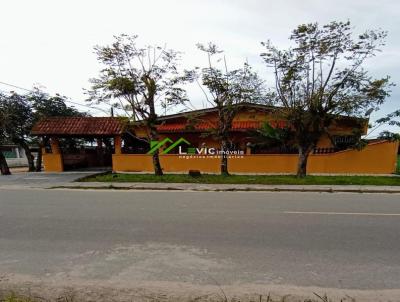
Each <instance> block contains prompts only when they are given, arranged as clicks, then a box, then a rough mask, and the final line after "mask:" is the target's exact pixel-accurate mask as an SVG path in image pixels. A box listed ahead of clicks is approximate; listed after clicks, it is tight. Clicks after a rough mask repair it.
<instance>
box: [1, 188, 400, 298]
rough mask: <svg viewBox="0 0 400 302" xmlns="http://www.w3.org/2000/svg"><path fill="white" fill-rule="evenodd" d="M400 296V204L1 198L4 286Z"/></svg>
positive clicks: (50, 193) (245, 196)
mask: <svg viewBox="0 0 400 302" xmlns="http://www.w3.org/2000/svg"><path fill="white" fill-rule="evenodd" d="M13 276H14V277H15V278H16V276H25V277H29V278H32V279H35V278H37V279H40V280H42V279H43V278H50V279H51V280H74V279H76V280H93V281H99V282H100V281H102V280H112V281H114V282H119V281H121V282H122V281H123V280H130V281H172V282H186V283H191V284H199V285H204V284H214V283H215V282H216V281H217V282H218V283H219V284H221V285H230V284H261V285H268V284H290V285H295V286H318V287H329V288H345V289H371V290H376V289H400V195H397V194H351V193H349V194H339V193H335V194H330V193H261V192H251V193H249V192H242V193H239V192H225V193H222V192H161V191H151V192H145V191H100V190H98V191H96V190H93V191H89V190H80V191H78V190H34V189H33V190H32V189H25V190H6V189H3V190H0V281H1V277H3V278H6V277H8V278H13Z"/></svg>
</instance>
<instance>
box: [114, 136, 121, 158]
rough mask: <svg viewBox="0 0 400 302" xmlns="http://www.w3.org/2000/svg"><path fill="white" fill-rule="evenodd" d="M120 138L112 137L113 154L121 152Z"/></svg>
mask: <svg viewBox="0 0 400 302" xmlns="http://www.w3.org/2000/svg"><path fill="white" fill-rule="evenodd" d="M121 146H122V139H121V136H119V135H118V136H115V137H114V154H121V153H122V151H121Z"/></svg>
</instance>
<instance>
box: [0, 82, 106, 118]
mask: <svg viewBox="0 0 400 302" xmlns="http://www.w3.org/2000/svg"><path fill="white" fill-rule="evenodd" d="M0 84H3V85H6V86H10V87H14V88H17V89H21V90H25V91H28V92H33V93H35V91H34V90H32V89H27V88H24V87H20V86H17V85H13V84H9V83H5V82H2V81H0ZM64 101H65V102H67V103H71V104H74V105H77V106H83V107H87V108H90V109H97V110H100V111H102V112H104V113H107V114H110V112H108V111H107V110H104V109H101V108H99V107H94V106H89V105H85V104H81V103H77V102H73V101H70V100H64Z"/></svg>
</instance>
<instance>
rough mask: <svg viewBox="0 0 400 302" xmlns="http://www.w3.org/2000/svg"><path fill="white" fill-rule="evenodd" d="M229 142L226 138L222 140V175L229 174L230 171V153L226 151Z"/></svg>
mask: <svg viewBox="0 0 400 302" xmlns="http://www.w3.org/2000/svg"><path fill="white" fill-rule="evenodd" d="M226 145H227V142H226V140H222V142H221V151H222V154H221V155H222V157H221V175H226V176H227V175H229V171H228V155H227V154H226V153H225V152H226V151H227V147H226Z"/></svg>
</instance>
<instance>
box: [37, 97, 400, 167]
mask: <svg viewBox="0 0 400 302" xmlns="http://www.w3.org/2000/svg"><path fill="white" fill-rule="evenodd" d="M217 114H218V112H217V110H216V109H215V108H208V109H202V110H196V111H190V112H185V113H179V114H172V115H167V116H162V117H159V118H158V124H157V130H158V132H159V134H160V135H159V140H158V141H157V142H149V141H148V139H147V138H148V133H149V129H148V128H147V127H146V126H145V125H144V124H143V123H142V122H136V123H134V124H133V125H132V124H128V123H127V121H126V120H124V119H120V118H112V117H72V118H71V117H63V118H62V117H60V118H57V117H55V118H54V117H53V118H48V119H44V120H42V121H40V122H39V123H38V124H36V125H35V127H34V128H33V130H32V134H34V135H38V136H41V137H42V138H43V139H44V141H45V142H46V148H45V150H43V151H44V152H43V161H44V167H45V170H46V171H63V170H65V169H71V168H78V167H98V166H111V167H112V169H113V171H118V172H124V171H125V172H152V171H153V165H152V155H151V153H152V152H154V151H155V150H158V151H159V153H160V161H161V165H162V168H163V169H164V171H165V172H167V173H168V172H175V173H186V172H187V171H189V170H191V169H195V170H200V171H202V172H204V173H218V172H219V164H220V153H219V152H220V150H219V149H220V146H219V142H218V140H216V138H215V136H214V135H213V131H214V129H215V125H216V123H217V121H218V119H217ZM265 122H268V123H269V124H270V125H271V126H272V127H275V128H285V127H286V126H287V122H286V121H285V119H284V118H283V117H282V116H281V115H280V114H279V111H278V110H276V108H274V107H271V106H265V105H257V104H246V105H245V106H241V107H240V110H239V112H238V114H237V115H236V117H235V119H234V120H233V124H232V130H231V135H230V136H231V141H230V146H229V150H230V151H232V152H231V153H230V154H229V157H228V166H229V171H230V172H232V173H295V171H296V167H297V161H298V158H297V150H296V148H295V146H293V145H292V146H289V147H286V148H284V149H279V148H276V147H275V148H259V147H257V144H254V137H253V136H252V132H254V131H256V130H257V129H260V128H261V127H263V124H264V123H265ZM367 125H368V120H367V119H358V118H353V117H346V116H341V117H339V118H337V119H335V120H334V122H333V123H332V124H331V126H330V127H329V129H328V134H327V135H326V136H323V137H321V139H320V140H319V142H318V144H317V146H316V148H315V150H314V152H313V154H312V155H311V156H310V159H309V163H308V165H309V166H308V171H309V172H310V173H358V174H388V173H393V172H394V171H395V165H396V153H397V146H398V144H397V143H395V142H388V141H378V142H375V143H372V144H370V145H368V146H367V147H365V148H364V149H363V150H361V151H358V150H354V149H349V146H351V145H352V144H353V143H354V140H355V139H356V138H357V136H361V135H365V134H366V132H367ZM94 143H95V144H94Z"/></svg>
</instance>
